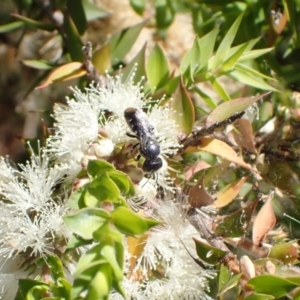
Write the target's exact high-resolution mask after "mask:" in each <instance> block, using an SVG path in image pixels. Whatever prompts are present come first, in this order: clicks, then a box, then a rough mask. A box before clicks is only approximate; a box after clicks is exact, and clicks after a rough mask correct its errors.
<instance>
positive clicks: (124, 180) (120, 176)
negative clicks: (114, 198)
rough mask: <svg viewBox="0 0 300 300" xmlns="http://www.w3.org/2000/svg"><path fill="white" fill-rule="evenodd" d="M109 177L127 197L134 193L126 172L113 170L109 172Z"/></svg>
mask: <svg viewBox="0 0 300 300" xmlns="http://www.w3.org/2000/svg"><path fill="white" fill-rule="evenodd" d="M109 177H110V179H112V180H113V181H114V183H115V184H116V185H117V186H118V188H119V190H120V191H121V193H123V194H124V195H126V196H128V197H130V196H134V195H135V189H134V185H133V183H132V181H131V179H130V177H129V176H128V175H127V174H125V173H123V172H122V171H118V170H114V171H110V172H109Z"/></svg>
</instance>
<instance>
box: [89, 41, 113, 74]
mask: <svg viewBox="0 0 300 300" xmlns="http://www.w3.org/2000/svg"><path fill="white" fill-rule="evenodd" d="M92 62H93V65H94V67H95V69H96V70H97V71H98V72H99V73H100V74H105V72H106V71H108V70H109V69H110V67H111V60H110V46H109V45H104V46H103V47H102V48H101V49H99V50H97V51H95V52H94V53H93V58H92Z"/></svg>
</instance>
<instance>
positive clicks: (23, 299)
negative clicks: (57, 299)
mask: <svg viewBox="0 0 300 300" xmlns="http://www.w3.org/2000/svg"><path fill="white" fill-rule="evenodd" d="M18 283H19V290H18V292H17V295H16V297H15V300H38V299H41V296H42V295H43V293H45V292H47V291H48V290H49V286H48V285H47V284H45V283H44V282H41V281H37V280H32V279H19V280H18Z"/></svg>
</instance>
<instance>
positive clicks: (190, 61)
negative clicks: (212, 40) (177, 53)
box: [180, 38, 200, 81]
mask: <svg viewBox="0 0 300 300" xmlns="http://www.w3.org/2000/svg"><path fill="white" fill-rule="evenodd" d="M199 61H200V45H199V41H198V38H196V39H195V40H194V44H193V47H192V48H191V49H189V50H188V51H187V53H186V54H185V55H184V57H183V59H182V62H181V65H180V71H181V74H184V75H185V76H188V79H189V80H191V81H194V73H196V71H197V69H199Z"/></svg>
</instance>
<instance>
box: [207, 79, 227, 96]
mask: <svg viewBox="0 0 300 300" xmlns="http://www.w3.org/2000/svg"><path fill="white" fill-rule="evenodd" d="M209 81H210V82H211V84H212V86H213V88H214V89H215V91H216V92H217V93H218V94H219V95H220V96H221V98H222V99H223V100H224V101H228V100H230V97H229V95H228V94H227V92H226V91H225V89H224V88H223V87H222V86H221V84H220V83H219V82H218V80H217V78H216V77H214V76H210V77H209Z"/></svg>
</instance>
